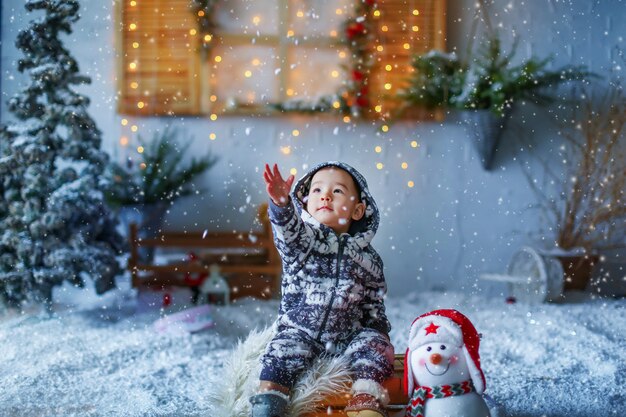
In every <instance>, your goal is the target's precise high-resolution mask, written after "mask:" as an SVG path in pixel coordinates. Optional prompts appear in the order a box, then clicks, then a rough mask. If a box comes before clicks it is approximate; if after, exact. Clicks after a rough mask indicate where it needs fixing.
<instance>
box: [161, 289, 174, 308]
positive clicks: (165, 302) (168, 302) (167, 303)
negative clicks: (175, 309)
mask: <svg viewBox="0 0 626 417" xmlns="http://www.w3.org/2000/svg"><path fill="white" fill-rule="evenodd" d="M171 304H172V296H171V295H170V294H169V293H167V292H166V293H165V294H163V307H169V306H170V305H171Z"/></svg>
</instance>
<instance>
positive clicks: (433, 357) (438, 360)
mask: <svg viewBox="0 0 626 417" xmlns="http://www.w3.org/2000/svg"><path fill="white" fill-rule="evenodd" d="M441 359H442V358H441V355H440V354H438V353H433V354H432V355H430V363H432V364H433V365H439V364H440V363H441Z"/></svg>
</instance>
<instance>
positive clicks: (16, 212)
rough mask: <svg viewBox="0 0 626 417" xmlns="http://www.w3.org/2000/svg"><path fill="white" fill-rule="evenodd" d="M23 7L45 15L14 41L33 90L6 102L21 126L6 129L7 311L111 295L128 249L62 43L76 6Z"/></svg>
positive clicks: (0, 188)
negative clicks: (64, 291)
mask: <svg viewBox="0 0 626 417" xmlns="http://www.w3.org/2000/svg"><path fill="white" fill-rule="evenodd" d="M25 7H26V9H27V10H28V11H29V12H33V11H35V12H37V13H41V16H39V17H38V18H36V19H35V20H33V21H31V22H30V24H29V26H28V27H27V28H25V29H24V30H22V31H20V33H19V35H18V37H17V41H16V45H17V47H18V48H19V49H20V50H21V51H22V52H23V54H24V57H23V58H22V59H20V60H19V61H18V63H17V68H18V70H19V71H20V72H22V73H26V74H27V75H28V76H29V79H30V83H29V84H28V85H27V86H26V87H25V88H23V89H22V90H21V91H20V92H19V93H17V94H16V95H15V96H14V97H12V98H11V99H10V100H9V102H8V108H9V110H10V111H11V113H12V114H13V115H14V116H15V118H16V119H17V120H16V121H15V122H11V123H9V124H8V125H4V126H2V127H0V196H1V197H0V302H2V303H4V304H8V305H20V304H21V303H23V302H24V301H38V302H43V303H50V302H51V294H52V288H53V287H54V286H56V285H60V284H62V283H63V282H64V281H69V282H70V283H72V284H73V285H79V286H82V285H84V283H85V279H87V278H89V279H91V280H93V282H94V283H95V288H96V291H97V292H98V293H103V292H105V291H107V290H109V289H111V288H113V287H114V286H115V280H114V278H115V275H116V274H117V273H118V272H119V270H120V267H119V265H118V262H117V260H116V255H117V254H118V253H119V250H120V248H121V243H122V240H121V239H122V238H121V236H120V235H119V234H118V233H117V232H116V230H115V225H116V221H115V220H114V218H113V217H112V216H111V214H110V213H109V211H108V209H107V207H106V206H105V203H104V195H103V192H102V191H101V189H102V187H103V185H104V184H103V179H102V178H103V177H101V174H102V172H103V170H104V168H105V166H106V164H107V161H108V156H107V154H106V153H104V152H103V151H102V150H101V149H100V144H101V132H100V131H99V130H98V128H97V127H96V124H95V122H94V120H93V119H92V118H91V117H90V116H89V114H88V113H87V106H88V105H89V99H88V98H87V97H86V96H84V95H81V94H78V93H77V92H75V91H73V89H72V86H73V85H80V84H85V83H89V82H90V81H91V80H90V78H88V77H86V76H83V75H81V74H80V73H79V69H78V64H77V62H76V60H75V59H74V58H73V57H72V56H71V55H70V52H69V51H68V50H67V49H66V48H65V47H64V46H63V43H62V41H61V39H60V38H59V35H62V34H68V35H69V34H71V33H72V27H71V26H72V24H73V23H74V22H76V21H77V20H78V18H79V15H78V9H79V4H78V1H76V0H28V1H26V6H25ZM42 12H43V13H42Z"/></svg>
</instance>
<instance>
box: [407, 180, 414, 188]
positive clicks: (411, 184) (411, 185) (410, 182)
mask: <svg viewBox="0 0 626 417" xmlns="http://www.w3.org/2000/svg"><path fill="white" fill-rule="evenodd" d="M406 185H408V187H409V188H413V187H415V183H414V182H413V181H409V182H407V183H406Z"/></svg>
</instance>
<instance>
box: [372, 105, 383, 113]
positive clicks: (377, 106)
mask: <svg viewBox="0 0 626 417" xmlns="http://www.w3.org/2000/svg"><path fill="white" fill-rule="evenodd" d="M374 110H376V112H377V113H380V112H381V111H382V110H383V106H381V105H380V104H377V105H376V107H374Z"/></svg>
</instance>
